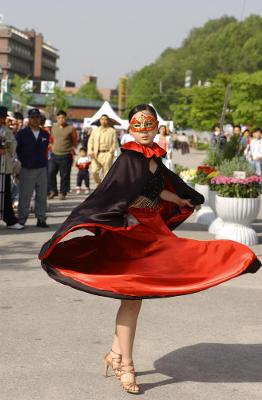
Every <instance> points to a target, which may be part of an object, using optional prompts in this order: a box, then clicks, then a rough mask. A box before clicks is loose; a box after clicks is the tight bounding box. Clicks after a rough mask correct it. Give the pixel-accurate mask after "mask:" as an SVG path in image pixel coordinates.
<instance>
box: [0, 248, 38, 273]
mask: <svg viewBox="0 0 262 400" xmlns="http://www.w3.org/2000/svg"><path fill="white" fill-rule="evenodd" d="M36 246H37V247H36ZM39 250H40V249H39V246H38V245H37V243H36V242H31V241H21V242H19V241H15V242H13V243H9V244H8V246H6V247H5V248H1V251H0V257H1V271H3V270H25V271H28V270H32V269H35V268H36V267H39V263H40V261H39V260H38V252H39ZM32 255H33V256H35V260H36V263H35V266H34V267H32V266H30V265H28V263H29V262H31V261H32V258H34V257H32ZM11 256H13V257H12V258H11ZM15 256H17V257H15Z"/></svg>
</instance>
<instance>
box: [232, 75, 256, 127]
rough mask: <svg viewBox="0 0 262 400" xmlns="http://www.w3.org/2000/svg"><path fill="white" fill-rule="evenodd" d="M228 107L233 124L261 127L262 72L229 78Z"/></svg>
mask: <svg viewBox="0 0 262 400" xmlns="http://www.w3.org/2000/svg"><path fill="white" fill-rule="evenodd" d="M231 86H232V89H231V95H230V99H229V107H230V109H231V112H232V117H233V121H234V123H235V124H249V125H251V126H253V127H255V126H262V98H261V93H262V71H259V72H256V73H254V74H247V73H240V74H235V75H233V76H232V77H231Z"/></svg>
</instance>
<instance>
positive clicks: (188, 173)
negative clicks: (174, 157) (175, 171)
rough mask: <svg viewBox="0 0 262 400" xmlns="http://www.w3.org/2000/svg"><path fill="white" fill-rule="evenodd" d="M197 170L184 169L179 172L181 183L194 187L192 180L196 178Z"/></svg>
mask: <svg viewBox="0 0 262 400" xmlns="http://www.w3.org/2000/svg"><path fill="white" fill-rule="evenodd" d="M196 173H197V170H196V169H193V168H191V169H184V170H183V171H181V172H180V174H179V176H180V178H182V179H183V181H184V182H185V183H186V184H187V185H189V186H191V187H194V179H195V177H196Z"/></svg>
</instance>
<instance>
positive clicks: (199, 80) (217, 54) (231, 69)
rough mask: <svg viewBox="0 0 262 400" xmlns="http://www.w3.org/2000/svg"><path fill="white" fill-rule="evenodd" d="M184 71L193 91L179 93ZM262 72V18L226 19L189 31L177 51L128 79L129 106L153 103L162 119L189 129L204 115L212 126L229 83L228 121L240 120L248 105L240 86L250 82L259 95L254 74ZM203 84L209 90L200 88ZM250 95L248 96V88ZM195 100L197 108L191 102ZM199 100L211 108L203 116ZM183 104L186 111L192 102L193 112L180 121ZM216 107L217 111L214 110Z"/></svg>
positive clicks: (256, 16)
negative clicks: (240, 107)
mask: <svg viewBox="0 0 262 400" xmlns="http://www.w3.org/2000/svg"><path fill="white" fill-rule="evenodd" d="M187 70H191V71H192V79H191V85H192V87H191V88H189V89H183V88H184V82H185V73H186V71H187ZM261 70H262V18H261V17H260V16H258V15H251V16H250V17H248V18H246V19H245V20H244V21H238V20H236V19H235V18H234V17H228V16H224V17H222V18H219V19H216V20H210V21H208V22H207V23H206V24H205V25H204V26H203V27H200V28H194V29H192V30H191V32H190V33H189V35H188V37H187V38H186V39H185V40H184V42H183V43H182V46H181V47H180V48H177V49H172V48H167V49H166V50H165V51H164V52H163V53H162V54H161V55H160V57H159V58H158V59H157V60H156V62H155V63H153V64H151V65H149V66H146V67H144V68H143V69H141V70H140V71H137V72H136V73H134V74H133V75H132V76H130V79H129V96H128V103H127V104H128V108H130V107H132V106H133V105H135V104H137V103H141V102H150V101H152V102H153V103H154V104H155V106H156V107H157V108H158V110H159V112H160V113H161V114H162V115H163V116H164V117H166V118H174V119H175V120H177V119H178V120H179V125H181V126H192V121H193V120H194V121H195V118H196V115H197V116H198V118H197V121H198V122H199V121H201V120H202V119H203V118H206V116H207V117H208V124H210V123H211V121H215V120H216V121H217V118H218V117H219V114H220V113H221V109H222V106H221V104H222V105H223V98H224V92H225V86H226V84H227V83H228V82H231V81H232V91H231V96H230V101H231V103H232V104H231V106H232V110H233V114H232V115H231V116H230V117H229V118H228V119H229V120H230V119H231V120H232V119H233V120H234V121H235V120H236V119H237V120H238V121H240V119H241V118H242V116H243V111H244V113H245V111H246V109H247V103H250V101H249V98H246V97H245V95H244V91H243V88H244V87H245V86H247V85H248V86H249V81H250V80H251V87H253V88H254V84H255V87H256V93H257V90H260V91H261V89H262V87H260V85H262V82H261V76H260V75H259V74H258V71H261ZM256 73H257V74H258V75H257V74H256ZM243 74H245V75H243ZM249 77H250V79H249ZM206 82H208V83H209V86H208V85H205V86H204V84H205V83H206ZM254 82H255V83H254ZM238 85H241V92H242V95H241V100H243V101H244V102H245V106H244V110H242V111H240V110H237V107H236V103H238V101H239V100H240V98H238V96H237V93H236V90H237V88H238ZM233 87H234V89H233ZM201 89H203V90H202V91H201ZM204 89H206V90H205V91H204ZM248 92H249V93H250V94H252V90H248ZM198 96H200V97H201V99H198ZM251 97H252V96H251ZM196 100H197V102H198V103H200V105H199V104H195V102H196ZM251 100H252V99H251ZM203 102H204V103H205V105H207V104H208V103H210V108H211V109H210V110H206V114H207V115H205V113H204V114H202V103H203ZM185 103H186V105H187V106H188V109H190V111H191V106H192V104H193V103H194V104H193V108H194V109H196V110H197V111H194V112H192V113H191V116H190V118H189V119H187V120H184V121H183V118H184V119H185V116H184V115H183V114H184V110H185V107H184V105H185ZM211 103H212V104H211ZM257 106H258V104H256V107H257ZM214 108H215V113H214V112H213V110H212V109H214ZM199 110H200V111H199ZM198 111H199V113H198ZM251 114H252V113H251ZM179 115H181V118H179ZM210 116H211V118H210ZM253 117H254V116H252V118H253ZM198 122H197V123H198ZM240 122H241V121H240ZM195 125H196V123H195Z"/></svg>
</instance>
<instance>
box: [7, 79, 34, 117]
mask: <svg viewBox="0 0 262 400" xmlns="http://www.w3.org/2000/svg"><path fill="white" fill-rule="evenodd" d="M28 81H29V79H28V78H21V77H20V76H19V75H16V74H15V75H14V77H13V79H12V80H11V89H10V92H11V94H12V96H13V97H14V99H15V100H17V101H18V102H19V103H20V105H19V109H20V110H21V112H23V111H24V110H25V109H26V106H27V105H28V104H29V103H30V99H31V98H32V95H31V94H30V91H29V88H28Z"/></svg>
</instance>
